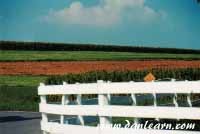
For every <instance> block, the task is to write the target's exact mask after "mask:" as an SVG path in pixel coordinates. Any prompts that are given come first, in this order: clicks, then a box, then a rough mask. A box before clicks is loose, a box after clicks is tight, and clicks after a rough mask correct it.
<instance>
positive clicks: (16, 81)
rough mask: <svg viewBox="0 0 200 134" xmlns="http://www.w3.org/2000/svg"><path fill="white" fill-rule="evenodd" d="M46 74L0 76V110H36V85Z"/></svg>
mask: <svg viewBox="0 0 200 134" xmlns="http://www.w3.org/2000/svg"><path fill="white" fill-rule="evenodd" d="M46 78H47V76H0V111H1V110H9V111H38V104H39V96H38V95H37V87H38V85H39V83H40V82H44V81H45V79H46Z"/></svg>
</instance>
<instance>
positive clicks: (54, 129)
mask: <svg viewBox="0 0 200 134" xmlns="http://www.w3.org/2000/svg"><path fill="white" fill-rule="evenodd" d="M41 128H42V130H43V131H46V132H50V133H52V134H61V133H62V134H91V133H92V134H199V132H195V131H176V130H173V131H171V130H147V129H123V128H117V129H114V128H104V129H103V128H100V127H89V126H77V125H61V124H58V123H46V122H41Z"/></svg>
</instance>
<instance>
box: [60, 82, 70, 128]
mask: <svg viewBox="0 0 200 134" xmlns="http://www.w3.org/2000/svg"><path fill="white" fill-rule="evenodd" d="M65 85H67V83H66V82H63V86H65ZM68 103H69V99H68V95H64V94H63V95H62V100H61V105H63V106H64V105H66V104H68ZM64 123H65V118H64V115H60V124H64Z"/></svg>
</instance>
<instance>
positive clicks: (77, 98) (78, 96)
mask: <svg viewBox="0 0 200 134" xmlns="http://www.w3.org/2000/svg"><path fill="white" fill-rule="evenodd" d="M76 85H79V83H76ZM76 101H77V104H78V105H82V103H81V94H78V95H77V97H76ZM78 121H80V124H81V125H84V119H83V116H81V115H78Z"/></svg>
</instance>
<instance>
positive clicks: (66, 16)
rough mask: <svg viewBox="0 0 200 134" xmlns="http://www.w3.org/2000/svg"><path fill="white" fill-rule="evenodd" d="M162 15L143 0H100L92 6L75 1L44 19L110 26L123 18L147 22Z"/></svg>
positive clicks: (64, 22) (66, 22)
mask: <svg viewBox="0 0 200 134" xmlns="http://www.w3.org/2000/svg"><path fill="white" fill-rule="evenodd" d="M162 15H163V13H161V12H160V11H158V12H157V11H155V10H154V9H152V8H151V7H149V6H147V5H145V0H101V2H100V3H99V4H98V5H95V6H92V7H85V6H84V5H83V4H82V3H81V2H78V1H76V2H73V3H71V5H70V6H69V7H67V8H65V9H62V10H59V11H50V12H49V14H48V15H47V16H45V20H46V21H51V22H52V21H53V22H59V23H63V24H86V25H95V26H111V25H114V24H117V23H120V22H122V21H123V20H124V19H128V20H132V21H133V22H134V21H136V22H147V21H152V20H155V19H156V18H160V17H162Z"/></svg>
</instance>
